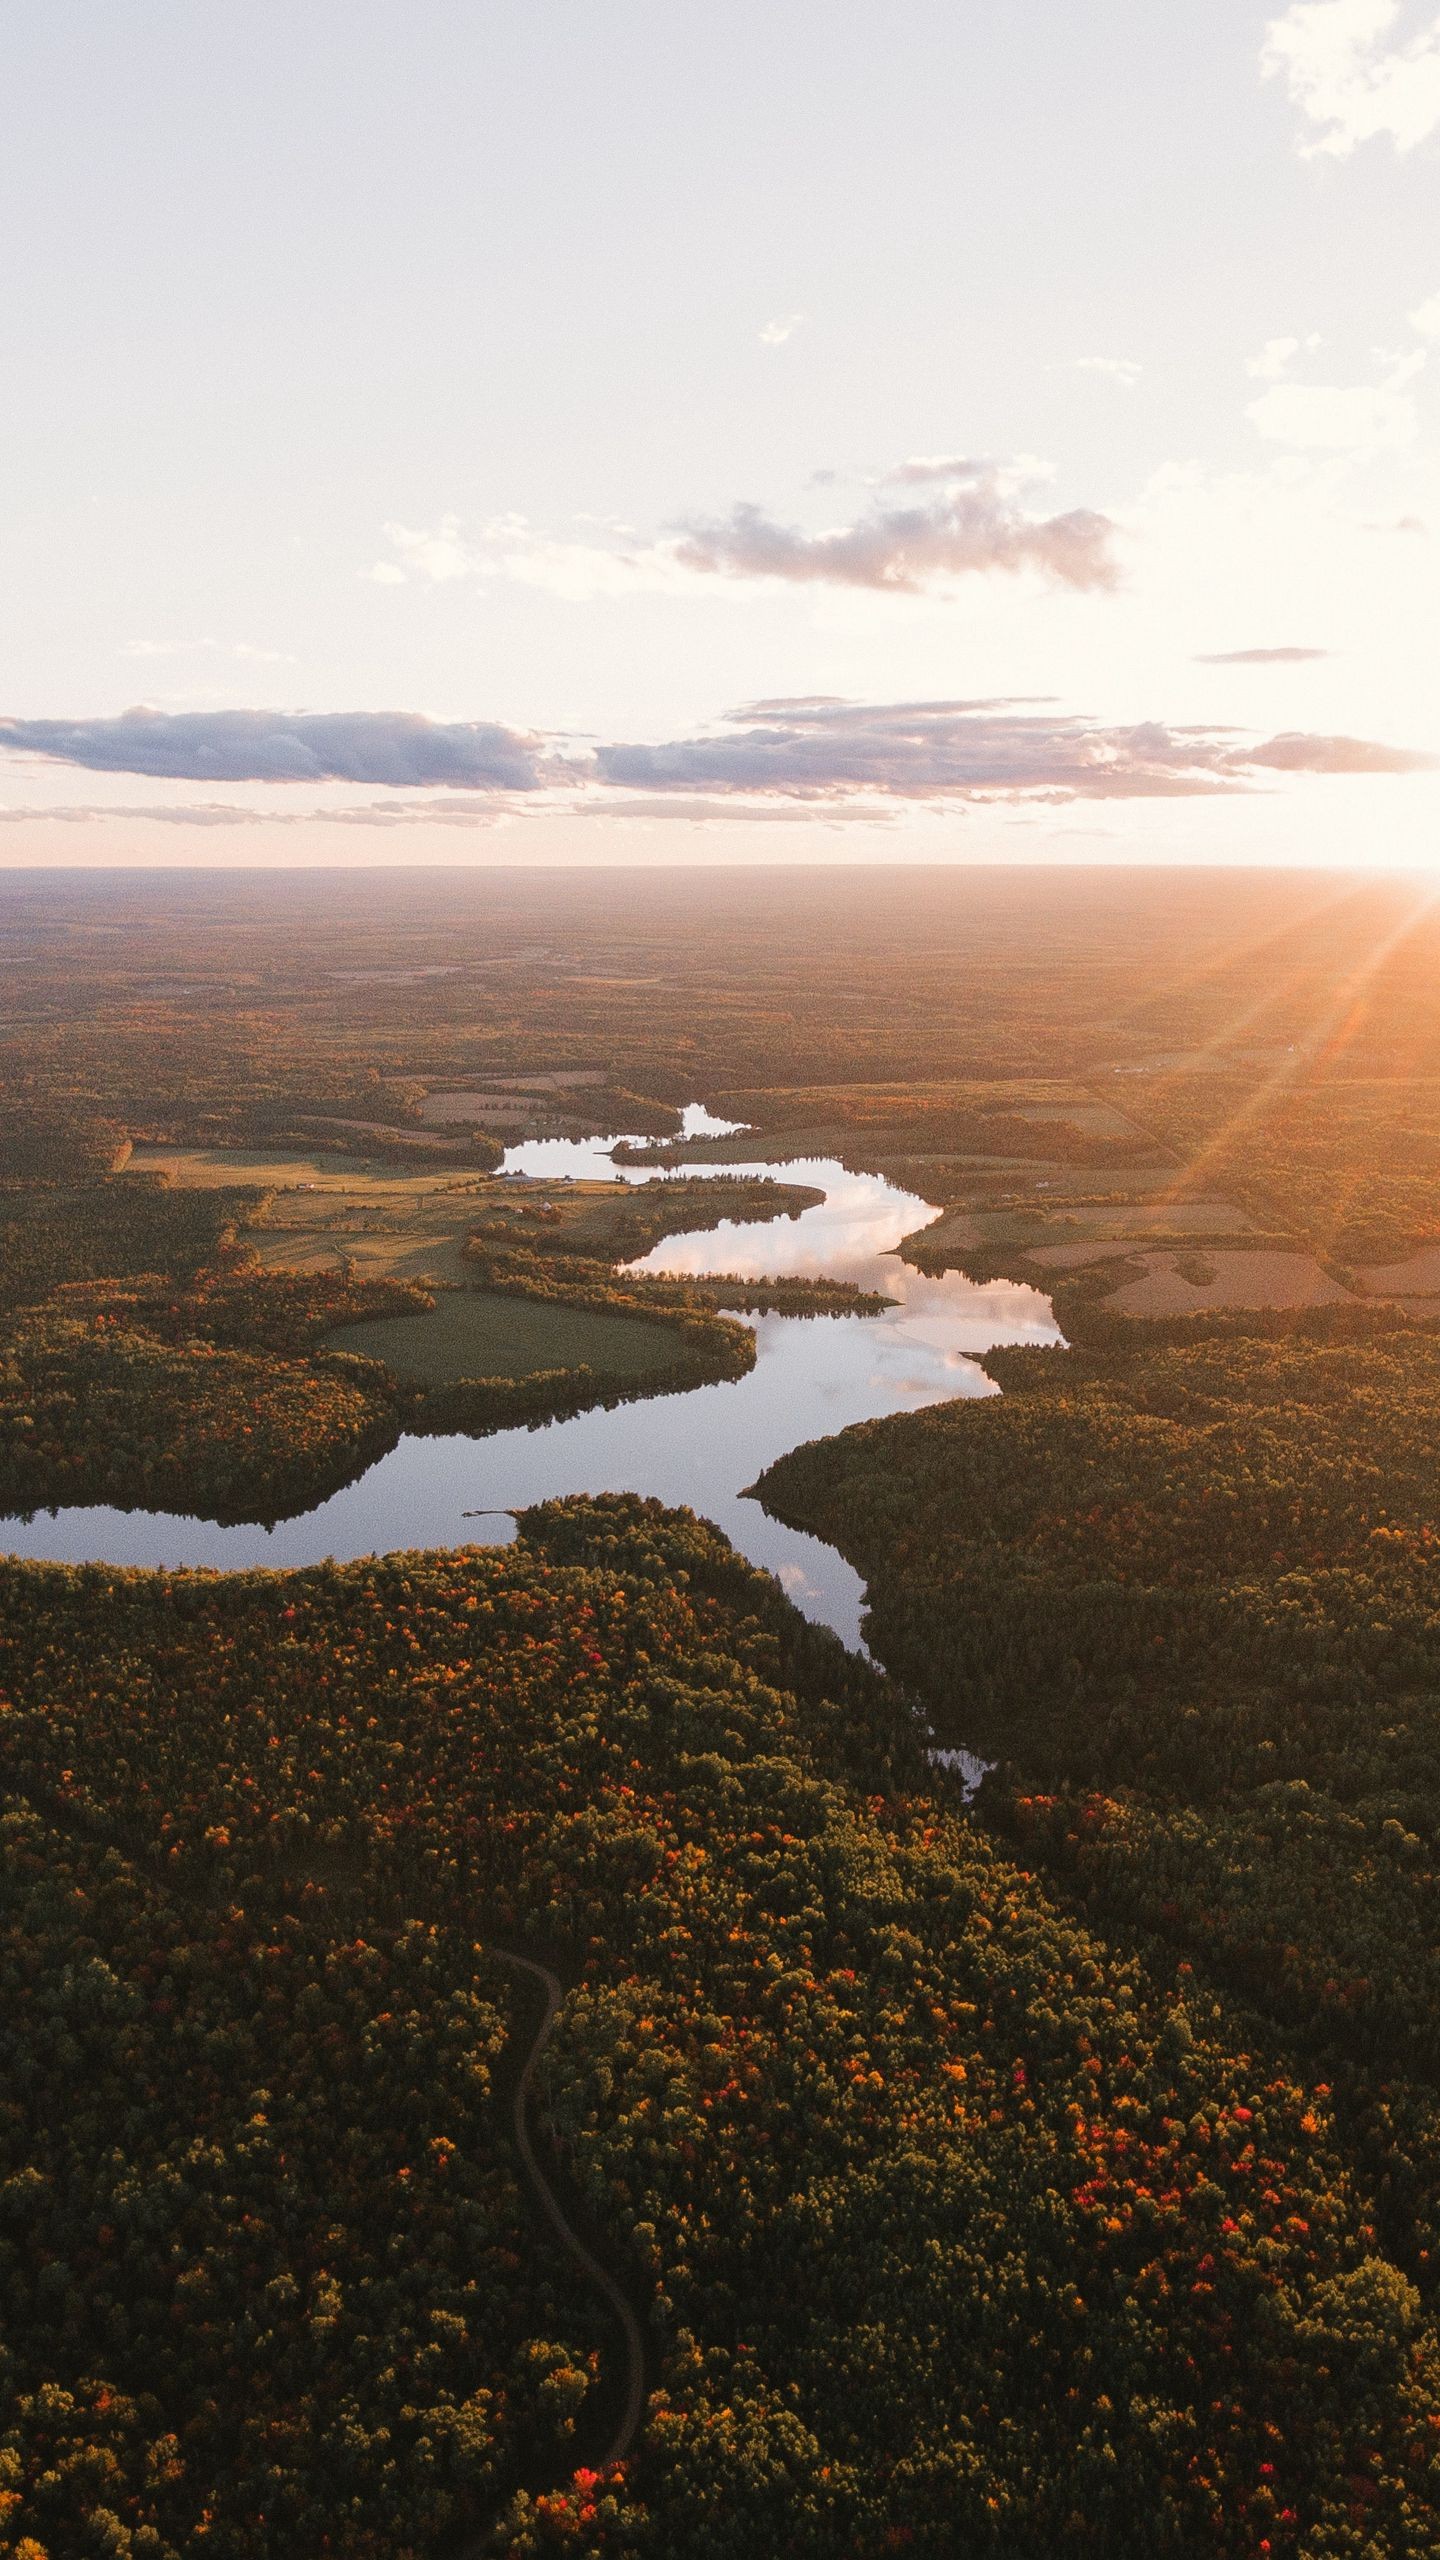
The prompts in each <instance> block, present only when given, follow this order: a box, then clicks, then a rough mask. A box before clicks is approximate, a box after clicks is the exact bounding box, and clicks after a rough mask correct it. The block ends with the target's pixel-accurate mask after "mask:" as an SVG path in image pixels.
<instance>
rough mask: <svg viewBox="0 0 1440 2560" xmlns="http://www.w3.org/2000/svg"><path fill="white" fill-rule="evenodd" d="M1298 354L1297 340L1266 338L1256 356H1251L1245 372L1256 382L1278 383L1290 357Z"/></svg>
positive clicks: (1298, 343) (1298, 345)
mask: <svg viewBox="0 0 1440 2560" xmlns="http://www.w3.org/2000/svg"><path fill="white" fill-rule="evenodd" d="M1299 352H1300V341H1299V339H1298V338H1267V339H1266V341H1265V344H1264V346H1263V347H1262V348H1261V350H1260V353H1259V354H1258V356H1252V357H1251V358H1250V361H1249V363H1248V364H1247V365H1246V367H1245V370H1246V372H1247V373H1252V374H1254V376H1255V378H1256V380H1257V381H1258V382H1278V381H1279V379H1280V377H1281V375H1282V373H1283V372H1284V371H1285V368H1286V366H1287V365H1288V364H1289V362H1290V359H1291V357H1292V356H1297V355H1298V354H1299Z"/></svg>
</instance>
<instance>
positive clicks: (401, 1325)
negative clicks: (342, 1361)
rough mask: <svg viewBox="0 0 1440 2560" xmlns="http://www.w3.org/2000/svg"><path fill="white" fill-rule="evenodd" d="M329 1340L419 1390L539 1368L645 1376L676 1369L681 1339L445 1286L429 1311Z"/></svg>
mask: <svg viewBox="0 0 1440 2560" xmlns="http://www.w3.org/2000/svg"><path fill="white" fill-rule="evenodd" d="M328 1342H329V1345H330V1348H331V1349H332V1350H336V1351H358V1352H360V1353H362V1354H363V1355H364V1356H365V1357H366V1358H367V1359H371V1360H383V1361H384V1363H385V1365H386V1367H387V1368H388V1369H391V1370H393V1371H394V1373H395V1375H396V1377H397V1378H400V1379H402V1380H403V1381H404V1382H405V1384H406V1385H407V1386H421V1387H434V1386H443V1385H446V1384H448V1383H449V1381H450V1380H451V1379H454V1378H526V1377H530V1376H531V1375H533V1373H534V1372H535V1371H536V1370H540V1369H578V1368H591V1369H598V1370H605V1371H608V1372H610V1373H611V1374H612V1375H614V1376H616V1377H625V1378H634V1379H637V1380H643V1379H645V1378H652V1377H653V1378H658V1377H662V1376H664V1375H666V1374H667V1373H668V1372H670V1371H672V1370H673V1369H674V1366H675V1337H674V1334H673V1333H671V1332H668V1331H667V1330H666V1328H665V1327H664V1326H663V1325H658V1324H647V1323H646V1322H645V1321H644V1319H643V1317H636V1316H618V1315H605V1314H603V1313H600V1312H597V1311H592V1310H591V1309H589V1308H586V1307H566V1306H563V1305H553V1304H550V1303H547V1302H545V1301H538V1300H531V1299H526V1298H511V1297H503V1296H501V1295H500V1293H499V1292H498V1291H496V1290H492V1289H442V1290H441V1291H440V1292H439V1294H438V1295H437V1297H436V1300H435V1304H434V1306H433V1307H431V1308H429V1309H427V1310H426V1311H424V1312H423V1313H420V1314H416V1315H398V1316H382V1317H379V1318H376V1319H373V1320H371V1321H370V1322H367V1323H363V1324H347V1325H341V1326H340V1327H339V1328H338V1329H337V1330H336V1331H335V1332H333V1333H331V1334H330V1335H329V1336H328Z"/></svg>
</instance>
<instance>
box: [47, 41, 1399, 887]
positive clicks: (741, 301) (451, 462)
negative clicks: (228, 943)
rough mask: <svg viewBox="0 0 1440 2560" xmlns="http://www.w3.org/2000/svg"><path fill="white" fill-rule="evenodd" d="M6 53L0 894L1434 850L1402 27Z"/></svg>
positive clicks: (291, 44)
mask: <svg viewBox="0 0 1440 2560" xmlns="http://www.w3.org/2000/svg"><path fill="white" fill-rule="evenodd" d="M0 66H3V92H4V96H5V100H6V109H7V114H6V128H7V130H6V147H5V151H4V154H3V155H0V239H3V241H4V243H5V246H6V250H7V255H6V257H5V262H4V263H5V274H6V295H5V309H4V316H3V322H0V580H3V588H4V593H5V596H6V600H7V607H8V609H7V611H6V612H5V614H4V616H3V618H0V865H11V866H14V865H33V864H63V865H72V864H94V863H135V862H139V863H176V864H186V865H189V864H194V863H233V864H237V865H238V864H245V865H250V864H254V863H272V862H273V863H285V864H290V863H295V862H306V861H316V862H325V863H339V864H351V863H356V862H391V863H393V862H414V863H433V862H447V863H448V862H463V863H486V864H488V863H536V864H549V863H576V862H579V863H605V862H617V863H626V864H632V863H636V862H652V863H669V862H705V863H717V862H726V863H730V862H737V861H767V860H768V861H777V860H778V861H785V862H795V861H797V860H808V859H813V860H816V861H822V862H833V861H836V860H865V861H872V862H873V861H882V862H887V861H917V860H918V861H926V862H935V861H948V860H953V861H987V862H988V861H1027V862H1034V861H1094V860H1101V861H1107V860H1118V861H1136V860H1155V861H1172V862H1173V861H1204V862H1222V863H1223V862H1246V863H1250V862H1257V861H1258V862H1264V861H1275V862H1283V863H1305V862H1321V863H1345V864H1355V865H1365V866H1386V865H1393V864H1403V865H1407V866H1409V865H1414V864H1422V865H1427V866H1428V865H1431V864H1433V863H1436V862H1440V684H1437V670H1440V14H1437V11H1436V7H1435V5H1434V0H1423V4H1422V5H1415V0H1298V4H1297V5H1293V6H1289V7H1285V6H1283V5H1277V0H1259V5H1254V4H1253V0H1166V5H1163V6H1160V5H1157V0H944V4H943V5H942V0H897V4H896V5H895V6H894V7H891V8H889V9H885V10H881V9H877V8H876V7H875V6H874V0H824V5H823V6H821V5H812V0H763V5H760V0H728V5H726V6H724V7H719V8H708V9H699V8H694V7H691V8H681V7H677V6H676V5H675V0H403V5H402V0H203V5H197V4H196V0H126V6H125V7H124V8H113V9H107V10H97V9H96V8H95V7H94V6H93V0H0Z"/></svg>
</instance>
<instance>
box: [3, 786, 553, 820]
mask: <svg viewBox="0 0 1440 2560" xmlns="http://www.w3.org/2000/svg"><path fill="white" fill-rule="evenodd" d="M515 806H516V804H515V802H514V801H512V800H509V799H506V798H503V797H501V796H500V795H498V794H497V795H496V796H494V797H488V796H487V797H486V798H485V799H484V800H480V801H476V800H440V799H436V800H400V799H396V800H371V801H369V802H367V803H366V805H365V806H364V807H363V808H359V809H356V808H349V809H346V808H339V809H326V808H309V809H255V808H251V807H249V806H247V804H246V803H245V802H243V801H239V800H171V801H165V802H161V803H158V804H154V805H148V806H141V807H136V806H135V805H133V804H132V803H128V802H116V801H113V800H112V801H90V802H82V803H79V804H75V803H69V804H67V803H65V802H49V803H45V802H42V803H40V804H38V805H36V806H33V807H27V806H25V805H24V804H22V803H18V802H17V803H12V804H11V805H9V806H8V807H0V827H18V826H34V825H36V824H37V823H38V822H39V821H41V820H44V821H47V822H53V823H55V824H57V825H60V826H67V827H84V826H98V825H103V826H106V827H110V828H114V827H115V826H117V825H128V824H130V823H132V822H133V823H135V824H138V825H143V826H164V827H316V826H326V827H405V826H427V827H490V826H494V825H495V823H496V821H497V820H498V819H500V818H504V817H507V816H509V815H510V814H511V813H512V811H513V809H514V808H515Z"/></svg>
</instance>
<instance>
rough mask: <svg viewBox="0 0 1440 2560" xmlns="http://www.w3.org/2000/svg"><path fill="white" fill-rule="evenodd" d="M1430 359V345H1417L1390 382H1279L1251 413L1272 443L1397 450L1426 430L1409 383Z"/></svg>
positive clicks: (1329, 450)
mask: <svg viewBox="0 0 1440 2560" xmlns="http://www.w3.org/2000/svg"><path fill="white" fill-rule="evenodd" d="M1424 362H1425V354H1424V350H1423V349H1417V351H1416V352H1415V354H1414V355H1411V356H1407V357H1406V358H1405V360H1404V362H1403V363H1402V364H1398V365H1396V366H1394V367H1393V368H1392V370H1391V372H1390V374H1389V375H1388V377H1387V378H1386V380H1385V381H1384V382H1375V383H1363V382H1362V383H1349V384H1338V383H1323V382H1277V383H1275V384H1274V385H1273V386H1272V388H1271V389H1270V390H1269V391H1265V392H1262V393H1261V395H1260V398H1259V399H1258V400H1252V401H1251V402H1250V405H1249V407H1248V409H1247V410H1246V412H1245V414H1246V416H1247V417H1248V418H1249V420H1250V422H1251V425H1252V426H1254V427H1255V428H1257V429H1258V431H1259V433H1260V434H1261V435H1262V436H1265V437H1267V438H1268V439H1269V440H1270V442H1271V443H1272V444H1288V445H1291V446H1295V447H1298V448H1300V449H1302V450H1307V451H1311V452H1322V453H1382V452H1395V451H1398V450H1400V449H1401V448H1403V447H1404V446H1406V445H1412V444H1413V443H1414V442H1415V439H1416V437H1417V436H1418V434H1419V432H1420V420H1419V415H1418V412H1417V410H1416V406H1415V402H1414V399H1413V398H1412V397H1411V394H1410V390H1409V385H1410V384H1411V383H1412V382H1413V381H1414V379H1415V376H1416V374H1417V373H1418V372H1419V370H1420V368H1421V366H1422V365H1423V364H1424Z"/></svg>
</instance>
